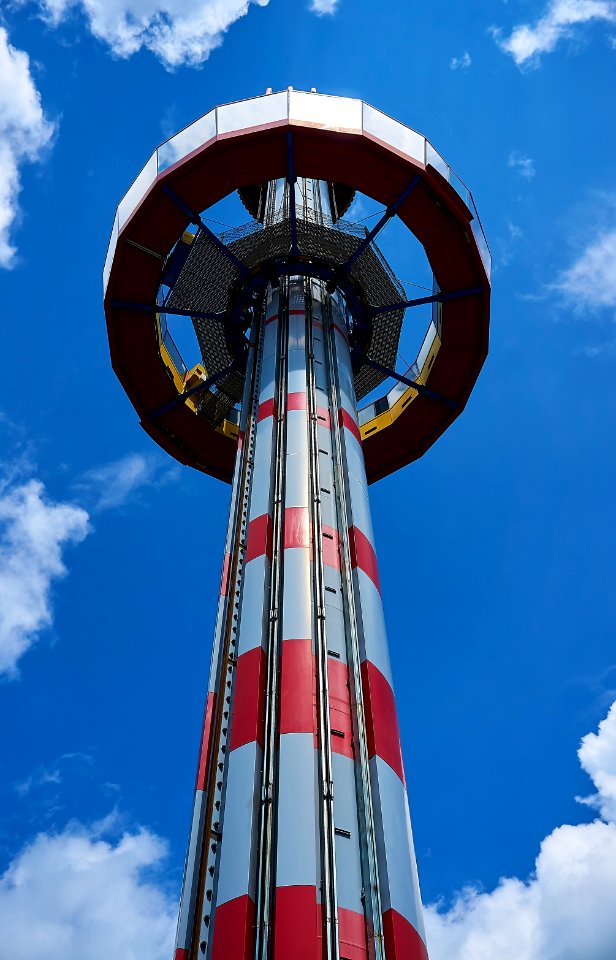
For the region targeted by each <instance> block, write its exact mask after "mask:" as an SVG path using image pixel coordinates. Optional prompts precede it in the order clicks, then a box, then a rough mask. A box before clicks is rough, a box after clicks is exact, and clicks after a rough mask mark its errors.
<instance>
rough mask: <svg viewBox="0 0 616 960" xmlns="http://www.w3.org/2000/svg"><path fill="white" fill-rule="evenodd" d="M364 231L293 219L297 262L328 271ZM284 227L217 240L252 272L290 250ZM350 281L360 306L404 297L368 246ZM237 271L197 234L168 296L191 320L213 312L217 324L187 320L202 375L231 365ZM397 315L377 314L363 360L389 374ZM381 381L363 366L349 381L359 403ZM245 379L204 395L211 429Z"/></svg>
mask: <svg viewBox="0 0 616 960" xmlns="http://www.w3.org/2000/svg"><path fill="white" fill-rule="evenodd" d="M365 234H366V231H365V229H364V228H360V227H358V226H356V225H354V224H348V223H345V222H343V221H339V222H338V223H337V224H336V225H335V226H334V224H333V221H332V220H330V219H329V218H327V217H324V218H323V223H317V222H314V221H313V220H303V219H298V221H297V243H298V247H299V250H300V251H301V255H302V257H304V258H310V259H314V260H318V261H320V262H322V263H325V264H327V265H329V266H333V267H336V266H338V267H339V266H341V265H342V264H344V263H346V262H347V261H348V260H349V258H350V257H352V255H353V254H354V253H355V252H356V251H357V249H358V248H359V246H360V244H361V243H362V241H363V240H364V238H365ZM291 239H292V238H291V225H290V222H289V220H288V219H284V220H281V221H278V222H274V223H272V224H270V225H268V226H266V227H263V226H262V225H261V224H260V223H255V222H252V223H248V224H244V225H243V226H241V227H237V228H235V229H233V230H228V231H225V232H223V233H221V234H220V240H221V241H222V242H223V243H224V244H225V245H226V246H227V248H228V249H229V250H230V251H231V253H232V254H233V256H234V257H236V258H237V259H238V260H240V261H241V262H242V263H244V264H245V265H246V266H247V267H249V268H251V269H255V268H257V267H259V266H261V265H263V264H265V263H267V262H268V261H273V260H276V259H279V258H281V257H286V256H287V255H288V254H289V251H290V249H291ZM350 277H351V279H352V280H353V283H354V284H355V286H356V287H357V288H358V289H359V290H360V291H361V294H362V297H363V299H364V301H365V302H366V303H367V304H369V305H370V306H373V307H380V306H386V305H387V304H390V303H391V304H394V303H399V302H400V301H401V300H403V299H404V296H405V295H404V291H403V289H402V287H401V286H400V284H399V283H398V281H397V280H396V278H395V276H394V275H393V273H392V272H391V270H390V268H389V266H388V264H387V262H386V260H385V258H384V257H383V255H382V253H381V251H380V250H379V249H378V247H377V246H376V244H375V243H374V242H373V243H371V244H370V245H369V246H368V247H367V248H366V250H364V252H363V253H362V254H361V256H359V257H358V258H357V260H356V261H355V262H354V263H353V265H352V267H351V269H350ZM238 279H239V271H238V270H237V269H236V268H235V266H234V264H233V263H232V261H231V260H230V259H229V258H228V257H227V256H225V254H224V253H223V252H222V251H221V250H220V249H219V248H218V247H217V246H216V244H215V243H214V242H213V241H212V240H211V239H210V238H209V237H208V236H207V235H206V234H205V233H203V232H199V233H198V234H197V236H196V238H195V240H194V241H193V243H192V246H191V251H190V254H189V256H188V259H187V261H186V263H185V265H184V267H183V268H182V270H181V272H180V275H179V277H178V279H177V281H176V283H175V286H174V288H173V290H172V291H171V293H170V295H169V297H168V299H167V302H166V305H167V306H168V307H169V309H170V310H173V309H181V310H194V311H195V313H220V314H221V318H220V319H209V320H204V319H198V318H194V319H193V324H194V328H195V333H196V335H197V340H198V342H199V347H200V350H201V356H202V358H203V362H204V364H205V367H206V370H207V372H208V375H209V376H212V375H213V374H216V373H219V372H220V371H221V370H224V369H225V368H226V367H228V366H230V364H231V363H232V362H233V355H232V353H231V352H230V350H229V346H228V343H227V337H226V333H227V329H226V324H225V314H226V312H227V310H228V309H229V304H230V299H231V292H232V288H233V285H234V284H235V283H236V282H237V281H238ZM403 315H404V311H403V310H392V311H388V312H385V313H380V314H377V315H376V316H375V318H374V320H373V332H372V337H371V341H370V343H369V346H368V356H369V357H370V358H371V359H373V360H376V361H377V362H378V363H380V364H382V365H383V366H385V367H389V368H390V369H393V368H395V365H396V354H397V350H398V341H399V338H400V330H401V327H402V318H403ZM385 379H386V376H385V375H384V374H383V373H380V372H379V371H378V370H374V369H373V368H372V367H371V366H369V365H368V364H366V363H364V364H362V366H361V367H360V368H359V370H357V371H356V372H355V374H354V387H355V393H356V397H357V399H358V400H361V399H362V398H363V397H365V396H366V395H367V394H368V393H370V392H371V391H372V390H374V389H375V387H377V386H378V385H379V384H380V383H382V382H383V381H384V380H385ZM243 386H244V377H243V374H241V373H235V372H234V373H232V374H230V375H229V376H228V377H225V378H223V379H222V380H220V381H219V382H218V383H217V385H216V396H214V397H212V396H211V395H208V396H205V397H204V398H203V399H202V401H201V405H200V411H201V412H202V413H203V414H204V415H205V416H206V417H207V418H208V419H209V420H210V421H211V422H213V423H220V422H221V421H222V419H223V418H224V417H225V416H228V414H229V411H230V410H231V408H232V407H233V406H234V405H235V404H236V403H239V402H240V401H241V397H242V391H243Z"/></svg>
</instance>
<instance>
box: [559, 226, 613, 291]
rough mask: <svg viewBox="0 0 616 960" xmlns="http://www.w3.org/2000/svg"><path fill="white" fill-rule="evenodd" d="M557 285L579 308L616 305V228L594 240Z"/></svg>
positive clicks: (564, 272)
mask: <svg viewBox="0 0 616 960" xmlns="http://www.w3.org/2000/svg"><path fill="white" fill-rule="evenodd" d="M554 288H555V289H556V290H559V291H560V292H561V293H563V294H564V295H565V296H566V297H567V299H568V300H570V301H571V303H572V304H573V305H574V306H577V307H578V308H583V307H614V306H616V229H613V230H606V231H604V232H603V233H601V234H600V235H599V236H598V237H597V238H596V239H595V240H592V241H591V242H590V243H589V244H588V246H587V247H586V249H585V250H583V251H582V253H581V254H580V256H579V257H578V259H577V260H576V261H575V262H574V263H573V264H572V265H571V266H570V267H568V269H567V270H565V271H563V273H562V274H561V275H560V278H559V279H558V281H557V282H556V283H555V284H554Z"/></svg>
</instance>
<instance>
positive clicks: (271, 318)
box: [265, 313, 278, 326]
mask: <svg viewBox="0 0 616 960" xmlns="http://www.w3.org/2000/svg"><path fill="white" fill-rule="evenodd" d="M277 319H278V314H277V313H275V314H274V316H273V317H267V318H266V320H265V326H267V325H268V323H273V322H274V320H277Z"/></svg>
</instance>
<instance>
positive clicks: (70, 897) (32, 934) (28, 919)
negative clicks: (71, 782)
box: [0, 820, 175, 960]
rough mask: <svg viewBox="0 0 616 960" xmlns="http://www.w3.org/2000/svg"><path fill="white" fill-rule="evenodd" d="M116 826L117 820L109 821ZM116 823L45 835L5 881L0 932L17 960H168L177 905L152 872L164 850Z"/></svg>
mask: <svg viewBox="0 0 616 960" xmlns="http://www.w3.org/2000/svg"><path fill="white" fill-rule="evenodd" d="M111 823H113V820H112V821H111ZM109 826H110V823H109V822H103V823H101V824H99V825H94V826H92V827H85V826H83V825H80V824H71V825H70V826H69V827H67V828H65V829H64V830H63V831H62V832H60V833H56V834H48V833H42V834H39V836H37V837H36V838H35V839H34V840H33V841H32V843H30V844H28V845H27V846H26V847H25V848H24V849H23V850H21V852H20V853H19V854H18V855H17V856H16V857H15V859H14V860H13V861H12V862H11V863H10V864H9V866H8V868H7V870H6V872H5V873H4V875H3V876H2V877H0V929H1V930H2V941H3V943H5V944H6V945H7V946H8V945H9V944H10V956H11V958H12V960H39V958H40V957H42V956H43V957H45V960H109V958H110V957H125V958H127V960H135V958H137V957H147V958H148V960H169V957H171V956H172V949H173V936H174V926H175V904H174V903H172V901H171V899H170V897H169V896H168V895H167V894H166V892H165V891H164V889H163V887H162V886H161V885H160V884H159V883H157V882H156V880H155V877H153V872H155V871H156V870H157V869H160V866H161V864H162V862H163V861H164V858H165V856H166V852H167V851H166V845H165V844H164V842H163V841H162V840H161V839H160V838H159V837H157V836H156V835H155V834H153V833H151V832H149V831H147V830H143V829H142V830H138V831H135V832H133V833H125V834H124V835H123V836H122V837H120V838H119V839H116V840H113V839H108V838H107V839H106V838H105V837H106V831H107V830H108V829H109Z"/></svg>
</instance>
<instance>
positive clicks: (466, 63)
mask: <svg viewBox="0 0 616 960" xmlns="http://www.w3.org/2000/svg"><path fill="white" fill-rule="evenodd" d="M472 62H473V61H472V60H471V55H470V53H469V52H468V50H465V51H464V53H463V54H462V56H461V57H452V58H451V60H450V61H449V67H450V69H451V70H460V69H462V70H466V69H467V68H468V67H470V65H471V63H472Z"/></svg>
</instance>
